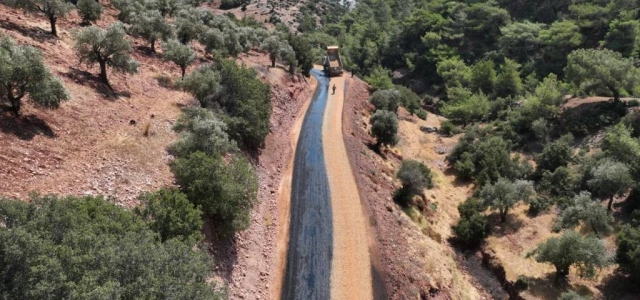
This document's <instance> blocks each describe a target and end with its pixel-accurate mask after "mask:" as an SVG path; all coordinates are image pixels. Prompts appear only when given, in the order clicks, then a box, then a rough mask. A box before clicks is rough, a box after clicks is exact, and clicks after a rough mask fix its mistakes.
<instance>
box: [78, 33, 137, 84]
mask: <svg viewBox="0 0 640 300" xmlns="http://www.w3.org/2000/svg"><path fill="white" fill-rule="evenodd" d="M75 39H76V41H75V44H74V49H75V51H76V53H77V54H78V58H79V59H80V63H83V64H87V65H89V66H92V65H95V64H96V63H97V64H98V65H100V78H101V79H102V81H104V83H106V84H107V85H109V86H110V84H109V79H108V78H107V67H111V68H112V69H113V70H115V71H119V72H124V73H129V74H133V73H135V72H137V71H138V62H137V61H135V60H134V59H133V58H132V57H131V53H132V52H133V48H132V47H131V42H129V41H127V40H126V39H125V33H124V28H123V26H122V24H120V23H115V24H113V25H111V26H109V27H108V28H107V29H106V30H104V29H102V28H100V27H97V26H91V27H87V28H85V29H83V30H81V31H78V32H76V34H75Z"/></svg>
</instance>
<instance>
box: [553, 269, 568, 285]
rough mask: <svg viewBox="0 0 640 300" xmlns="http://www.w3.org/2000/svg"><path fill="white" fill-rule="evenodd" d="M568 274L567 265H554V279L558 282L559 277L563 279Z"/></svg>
mask: <svg viewBox="0 0 640 300" xmlns="http://www.w3.org/2000/svg"><path fill="white" fill-rule="evenodd" d="M567 275H569V267H558V266H556V281H557V282H559V281H560V280H561V279H564V278H565V277H567Z"/></svg>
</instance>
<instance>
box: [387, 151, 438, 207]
mask: <svg viewBox="0 0 640 300" xmlns="http://www.w3.org/2000/svg"><path fill="white" fill-rule="evenodd" d="M397 177H398V179H400V182H402V187H401V188H400V189H399V190H398V191H396V194H395V197H394V198H395V200H396V201H398V202H400V203H401V204H403V205H406V204H408V202H409V201H410V200H411V198H412V197H413V196H414V195H418V194H420V193H421V192H422V190H424V189H430V188H433V175H432V174H431V170H430V169H429V168H428V167H427V166H425V165H424V164H422V163H421V162H419V161H415V160H410V159H409V160H403V161H402V166H401V167H400V170H398V174H397Z"/></svg>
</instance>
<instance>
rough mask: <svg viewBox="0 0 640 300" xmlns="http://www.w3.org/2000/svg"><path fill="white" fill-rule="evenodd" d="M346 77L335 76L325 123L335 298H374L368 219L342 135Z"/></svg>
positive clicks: (333, 292)
mask: <svg viewBox="0 0 640 300" xmlns="http://www.w3.org/2000/svg"><path fill="white" fill-rule="evenodd" d="M344 83H345V79H344V77H334V78H332V79H331V82H330V84H329V86H330V87H335V90H334V93H329V95H328V99H327V106H326V108H325V112H324V120H323V123H322V144H323V148H324V149H323V150H324V160H325V165H326V168H327V177H328V178H329V188H330V191H331V209H332V215H333V258H332V263H331V265H332V267H331V298H332V299H371V298H372V297H373V292H372V279H371V263H370V262H371V260H370V257H369V247H368V238H367V229H366V226H367V225H366V218H365V216H364V214H363V208H362V205H361V201H360V195H359V194H358V186H357V184H356V181H355V178H354V175H353V171H352V169H351V166H350V164H349V157H348V155H347V148H346V146H345V143H344V140H343V138H342V112H343V103H344V93H343V91H344Z"/></svg>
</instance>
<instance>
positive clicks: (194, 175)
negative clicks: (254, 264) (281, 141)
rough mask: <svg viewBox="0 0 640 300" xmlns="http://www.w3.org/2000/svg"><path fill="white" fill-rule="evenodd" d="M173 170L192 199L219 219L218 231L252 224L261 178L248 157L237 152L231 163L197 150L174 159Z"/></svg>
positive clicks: (227, 230) (241, 227)
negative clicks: (251, 214) (252, 213)
mask: <svg viewBox="0 0 640 300" xmlns="http://www.w3.org/2000/svg"><path fill="white" fill-rule="evenodd" d="M171 170H172V171H173V174H174V175H175V177H176V182H177V183H178V185H180V188H181V190H182V191H183V192H184V193H185V194H186V195H187V198H188V199H189V201H191V202H192V203H193V204H195V205H198V206H200V207H201V208H202V210H203V211H204V213H205V214H207V215H208V216H210V217H211V218H212V219H213V220H214V221H215V223H214V225H215V228H216V231H217V232H218V233H220V234H222V235H231V234H233V233H234V232H236V231H240V230H244V229H246V228H247V227H248V226H249V221H250V213H251V208H252V207H253V205H254V204H255V202H256V199H257V193H258V178H257V175H256V172H255V170H254V169H253V167H252V166H251V164H250V163H249V161H247V159H246V158H244V157H243V156H239V155H236V156H233V158H231V159H230V160H229V161H228V162H227V161H226V160H225V159H224V158H223V157H221V156H217V157H210V156H208V155H206V154H205V153H202V152H195V153H192V154H191V155H189V156H188V157H186V158H178V159H176V160H174V161H173V162H172V163H171Z"/></svg>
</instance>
